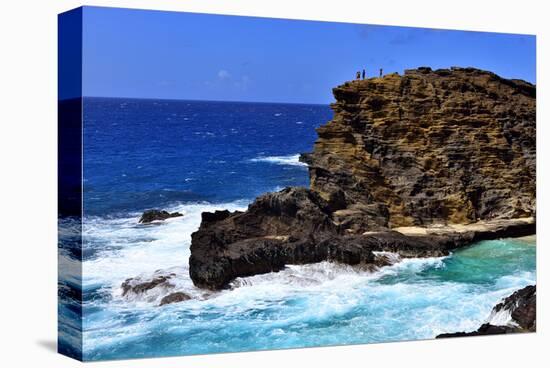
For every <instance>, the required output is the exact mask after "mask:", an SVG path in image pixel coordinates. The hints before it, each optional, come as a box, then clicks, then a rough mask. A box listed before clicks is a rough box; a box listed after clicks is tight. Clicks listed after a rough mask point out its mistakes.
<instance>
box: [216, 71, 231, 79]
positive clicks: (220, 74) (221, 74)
mask: <svg viewBox="0 0 550 368" xmlns="http://www.w3.org/2000/svg"><path fill="white" fill-rule="evenodd" d="M218 78H220V79H221V80H224V79H229V78H231V74H229V72H228V71H227V70H224V69H222V70H220V71H218Z"/></svg>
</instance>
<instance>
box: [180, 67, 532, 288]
mask: <svg viewBox="0 0 550 368" xmlns="http://www.w3.org/2000/svg"><path fill="white" fill-rule="evenodd" d="M535 94H536V90H535V87H534V86H533V85H531V84H529V83H526V82H523V81H517V80H506V79H502V78H500V77H498V76H496V75H495V74H493V73H490V72H485V71H480V70H476V69H471V68H467V69H463V68H453V69H450V70H447V69H445V70H436V71H432V70H431V69H429V68H419V69H416V70H410V71H407V72H406V73H405V75H403V76H400V75H398V74H392V75H387V76H385V77H383V78H372V79H368V80H358V81H353V82H348V83H345V84H344V85H342V86H340V87H337V88H335V89H334V96H335V98H336V102H335V103H334V104H333V105H332V107H333V109H334V113H335V114H334V119H333V120H332V121H330V122H329V123H327V124H326V125H324V126H322V127H320V128H319V129H318V130H317V131H318V134H319V139H318V140H317V142H316V143H315V147H314V150H313V152H312V153H311V154H304V155H303V156H302V160H303V161H305V162H306V163H308V165H309V171H310V177H311V188H309V189H306V188H286V189H284V190H282V191H280V192H277V193H267V194H264V195H263V196H261V197H259V198H257V199H256V201H254V202H253V203H252V204H251V205H250V206H249V207H248V210H247V211H245V212H233V213H230V212H228V211H218V212H216V213H213V214H212V213H203V214H202V223H201V226H200V228H199V230H198V231H197V232H195V233H193V235H192V241H191V257H190V259H189V273H190V276H191V279H192V280H193V282H194V283H195V285H197V286H199V287H204V288H210V289H220V288H224V287H227V286H228V285H229V284H230V282H231V281H232V280H233V279H234V278H236V277H240V276H250V275H254V274H259V273H266V272H272V271H278V270H280V269H282V268H284V267H285V266H286V265H287V264H301V263H312V262H320V261H323V260H328V261H334V262H341V263H346V264H350V265H361V266H366V267H376V266H380V265H383V264H385V262H386V260H384V259H380V258H379V257H378V256H377V254H379V252H381V251H383V252H388V251H389V252H395V253H398V254H399V255H400V256H401V257H426V256H441V255H445V254H448V252H449V250H450V249H454V248H456V247H460V246H464V245H467V244H470V243H471V242H472V241H477V240H484V239H495V238H500V237H510V236H523V235H528V234H533V233H534V232H535V222H534V219H533V218H532V217H533V216H534V213H535V149H536V147H535V129H536V126H535V111H536V109H535ZM526 217H527V218H528V219H525V218H526ZM474 222H475V224H471V225H467V224H470V223H474ZM432 224H437V225H438V226H431V227H429V228H423V229H417V228H410V227H409V226H411V225H419V226H424V227H427V226H429V225H432ZM441 224H447V226H440V225H441ZM456 224H459V225H456ZM392 229H394V231H392ZM419 230H421V231H419Z"/></svg>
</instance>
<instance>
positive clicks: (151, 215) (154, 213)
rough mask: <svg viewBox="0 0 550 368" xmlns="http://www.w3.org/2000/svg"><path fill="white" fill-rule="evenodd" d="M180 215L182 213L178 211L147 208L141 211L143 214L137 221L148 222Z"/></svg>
mask: <svg viewBox="0 0 550 368" xmlns="http://www.w3.org/2000/svg"><path fill="white" fill-rule="evenodd" d="M180 216H183V215H182V214H181V213H179V212H172V213H170V212H168V211H164V210H147V211H145V212H143V215H141V218H140V219H139V223H140V224H149V223H151V222H153V221H164V220H166V219H169V218H172V217H180Z"/></svg>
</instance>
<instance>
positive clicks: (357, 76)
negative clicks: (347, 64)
mask: <svg viewBox="0 0 550 368" xmlns="http://www.w3.org/2000/svg"><path fill="white" fill-rule="evenodd" d="M355 78H356V79H361V72H360V71H357V74H355Z"/></svg>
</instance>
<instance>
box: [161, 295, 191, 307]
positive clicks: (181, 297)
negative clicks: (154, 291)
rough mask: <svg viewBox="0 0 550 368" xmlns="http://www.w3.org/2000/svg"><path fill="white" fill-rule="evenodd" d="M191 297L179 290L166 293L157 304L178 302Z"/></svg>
mask: <svg viewBox="0 0 550 368" xmlns="http://www.w3.org/2000/svg"><path fill="white" fill-rule="evenodd" d="M189 299H191V297H190V296H189V295H187V294H185V293H183V292H181V291H178V292H175V293H172V294H169V295H166V296H165V297H164V298H162V299H161V301H160V304H159V306H163V305H166V304H172V303H179V302H183V301H186V300H189Z"/></svg>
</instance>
